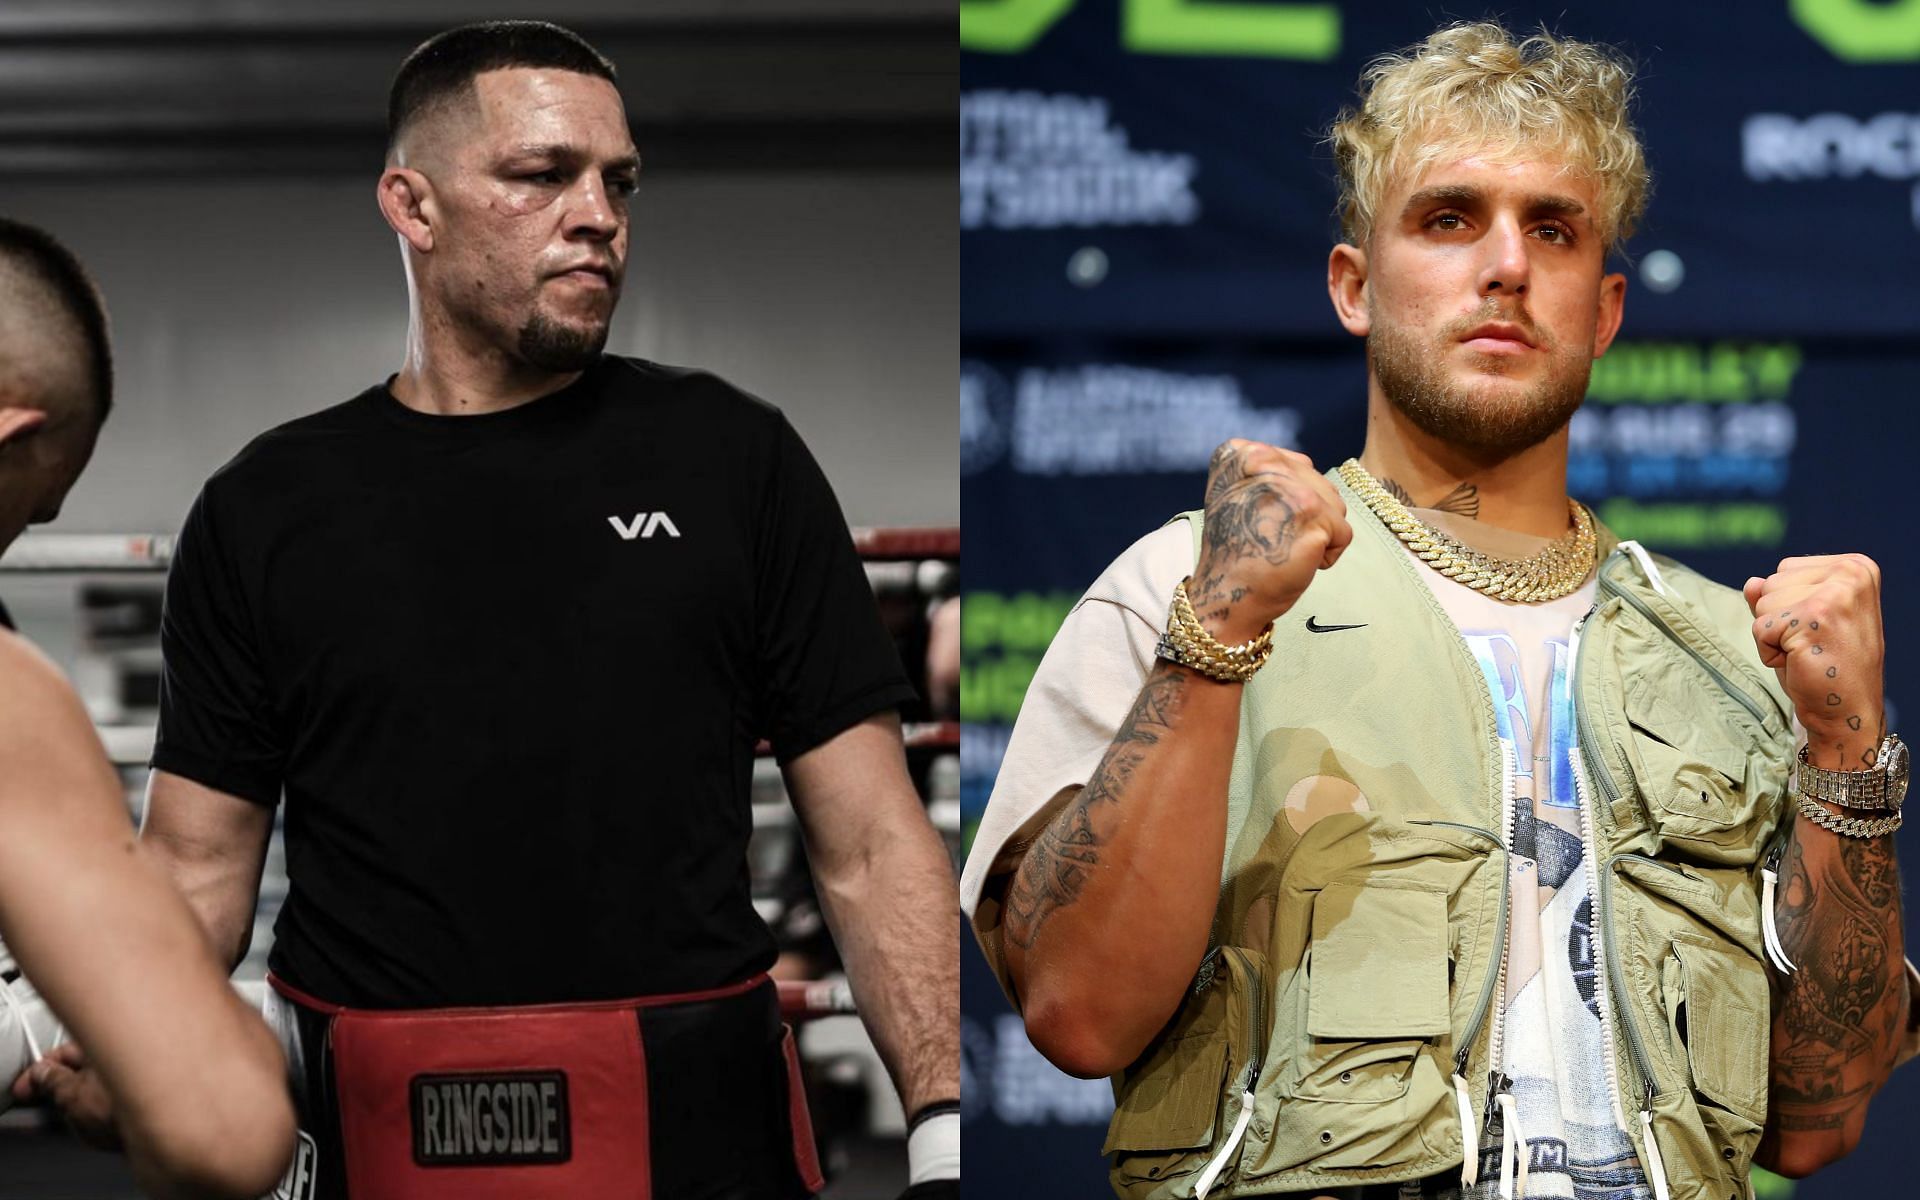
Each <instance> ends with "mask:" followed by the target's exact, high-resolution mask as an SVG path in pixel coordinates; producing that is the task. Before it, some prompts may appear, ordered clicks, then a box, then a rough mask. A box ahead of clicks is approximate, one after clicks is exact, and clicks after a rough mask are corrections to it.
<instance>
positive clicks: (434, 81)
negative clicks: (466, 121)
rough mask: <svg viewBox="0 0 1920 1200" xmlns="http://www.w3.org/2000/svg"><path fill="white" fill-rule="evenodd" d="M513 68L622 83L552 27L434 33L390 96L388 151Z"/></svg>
mask: <svg viewBox="0 0 1920 1200" xmlns="http://www.w3.org/2000/svg"><path fill="white" fill-rule="evenodd" d="M509 67H553V68H555V69H557V70H561V71H576V72H578V73H580V74H582V75H597V76H599V77H600V78H602V79H604V80H606V81H607V82H608V83H614V84H617V83H619V78H618V76H617V75H616V74H615V72H614V69H613V64H612V63H611V62H608V61H607V59H606V56H605V55H603V54H601V53H600V52H599V51H598V50H595V49H594V48H593V47H592V46H590V45H588V44H587V39H585V38H583V37H581V36H580V35H579V34H577V33H575V32H573V30H571V29H564V28H562V27H560V26H558V25H555V24H553V23H552V22H550V21H481V22H479V23H478V24H474V25H462V26H460V27H458V28H456V29H449V30H447V31H446V32H444V33H436V34H434V35H433V36H432V37H430V38H428V39H427V40H426V41H424V42H422V43H420V46H419V48H418V49H416V50H414V52H413V53H412V54H409V55H407V61H405V62H403V63H401V64H400V72H399V74H397V75H395V76H394V77H393V90H392V91H390V92H389V93H388V94H387V148H388V149H389V150H391V149H392V148H393V147H394V145H395V144H396V143H398V142H399V140H400V135H401V133H402V132H404V131H405V130H406V128H407V126H408V125H409V124H410V123H412V121H413V120H414V118H416V117H418V116H419V115H420V114H421V113H422V112H425V111H426V110H427V109H429V108H432V107H434V106H435V105H437V104H439V103H441V102H443V101H445V100H447V99H449V98H450V97H453V96H455V95H458V94H460V93H463V92H464V91H466V89H468V88H470V87H472V86H473V78H474V76H476V75H480V74H483V73H485V72H487V71H501V70H505V69H507V68H509Z"/></svg>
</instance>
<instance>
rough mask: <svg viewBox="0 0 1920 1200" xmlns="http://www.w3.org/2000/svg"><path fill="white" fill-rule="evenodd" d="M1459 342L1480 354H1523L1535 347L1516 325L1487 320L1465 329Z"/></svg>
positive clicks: (1531, 340) (1530, 339) (1524, 332)
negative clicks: (1484, 322) (1482, 323)
mask: <svg viewBox="0 0 1920 1200" xmlns="http://www.w3.org/2000/svg"><path fill="white" fill-rule="evenodd" d="M1460 343H1461V344H1462V345H1464V346H1465V347H1466V348H1467V349H1469V350H1473V351H1475V352H1477V353H1480V354H1524V353H1526V352H1527V351H1528V350H1533V349H1535V348H1536V347H1535V346H1534V344H1533V339H1532V338H1530V337H1528V336H1527V333H1526V331H1525V330H1524V329H1522V328H1521V327H1520V326H1518V325H1511V324H1508V323H1506V322H1504V321H1489V322H1487V323H1486V324H1484V325H1478V326H1475V327H1474V328H1472V329H1470V330H1468V331H1467V333H1466V336H1464V337H1462V338H1461V339H1460Z"/></svg>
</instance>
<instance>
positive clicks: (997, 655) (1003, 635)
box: [960, 591, 1080, 841]
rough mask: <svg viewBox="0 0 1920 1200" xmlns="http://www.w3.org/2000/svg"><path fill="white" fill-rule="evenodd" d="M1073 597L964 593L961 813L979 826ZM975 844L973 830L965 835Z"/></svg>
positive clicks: (1068, 594)
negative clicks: (1043, 657)
mask: <svg viewBox="0 0 1920 1200" xmlns="http://www.w3.org/2000/svg"><path fill="white" fill-rule="evenodd" d="M1079 599H1080V597H1079V595H1078V594H1076V593H1074V592H1047V593H1044V594H1041V593H1036V592H1020V593H1017V594H1014V595H1003V594H1002V593H999V592H985V591H973V592H967V593H966V594H965V595H964V596H963V597H962V599H961V602H960V656H961V657H960V720H961V726H960V812H961V818H962V820H963V821H966V822H969V823H971V822H977V821H978V820H979V818H980V814H981V812H982V811H984V810H985V809H986V806H987V795H988V793H989V792H990V791H992V789H993V780H994V777H995V776H996V775H998V774H999V773H1000V762H1001V760H1002V759H1003V758H1005V757H1006V753H1007V738H1008V737H1009V735H1010V734H1011V732H1012V727H1013V719H1014V718H1015V717H1016V716H1018V715H1019V714H1020V702H1021V701H1022V700H1024V699H1025V698H1026V695H1027V685H1028V684H1030V683H1032V682H1033V673H1034V672H1035V671H1037V670H1039V668H1040V656H1041V655H1043V654H1045V653H1046V652H1047V646H1048V644H1049V643H1051V642H1052V641H1053V635H1054V634H1055V633H1057V632H1059V629H1060V623H1061V622H1062V621H1065V620H1066V619H1067V614H1068V613H1069V612H1071V611H1072V610H1073V606H1074V604H1075V603H1077V602H1078V601H1079ZM967 836H968V840H969V841H971V838H972V832H971V830H969V831H968V834H967Z"/></svg>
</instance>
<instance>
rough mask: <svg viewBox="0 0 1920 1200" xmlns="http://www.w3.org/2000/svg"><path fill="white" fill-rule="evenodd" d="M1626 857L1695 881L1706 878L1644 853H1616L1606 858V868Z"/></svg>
mask: <svg viewBox="0 0 1920 1200" xmlns="http://www.w3.org/2000/svg"><path fill="white" fill-rule="evenodd" d="M1627 859H1632V860H1633V861H1634V862H1642V863H1646V864H1647V865H1648V866H1650V867H1659V868H1660V869H1661V870H1662V871H1665V872H1666V873H1667V874H1669V875H1680V876H1683V877H1685V878H1687V879H1691V880H1692V881H1693V882H1695V883H1705V882H1706V880H1704V879H1702V878H1700V877H1699V876H1698V875H1695V874H1694V873H1693V872H1692V871H1689V870H1687V869H1686V868H1685V867H1682V866H1679V865H1678V864H1675V863H1667V862H1661V861H1660V860H1659V859H1657V858H1654V857H1652V856H1650V855H1646V854H1627V853H1620V854H1616V855H1614V856H1613V857H1612V858H1610V859H1608V860H1607V868H1608V869H1609V870H1611V869H1612V868H1613V866H1614V865H1615V864H1616V863H1619V862H1622V861H1624V860H1627Z"/></svg>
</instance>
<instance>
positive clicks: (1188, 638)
mask: <svg viewBox="0 0 1920 1200" xmlns="http://www.w3.org/2000/svg"><path fill="white" fill-rule="evenodd" d="M1188 578H1189V579H1191V578H1192V577H1191V576H1188ZM1154 653H1155V654H1157V655H1159V656H1160V657H1161V658H1164V659H1166V660H1167V661H1168V662H1170V663H1177V664H1178V665H1180V666H1183V667H1188V668H1191V669H1192V670H1195V671H1198V672H1200V674H1202V675H1205V676H1206V677H1207V678H1208V679H1213V680H1217V681H1219V682H1221V683H1245V682H1246V681H1247V680H1249V679H1252V678H1253V673H1254V672H1255V671H1258V670H1259V669H1260V668H1261V667H1263V666H1265V665H1266V662H1267V658H1268V656H1270V655H1271V654H1272V653H1273V626H1271V625H1269V626H1267V628H1265V629H1263V630H1261V631H1260V636H1259V637H1257V638H1254V639H1253V640H1252V641H1250V642H1242V643H1240V644H1239V645H1238V646H1229V645H1227V644H1226V643H1225V642H1222V641H1221V640H1220V639H1219V638H1216V637H1214V636H1213V635H1212V634H1211V633H1208V632H1207V627H1206V626H1204V625H1202V624H1201V623H1200V618H1199V617H1198V616H1197V615H1195V613H1194V611H1193V602H1192V601H1191V600H1189V599H1187V580H1186V579H1182V580H1181V581H1180V583H1179V584H1178V586H1176V587H1175V588H1174V589H1173V607H1172V608H1171V609H1170V610H1168V612H1167V632H1166V633H1165V634H1164V635H1162V636H1161V638H1160V644H1159V645H1158V646H1157V647H1155V649H1154Z"/></svg>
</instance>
